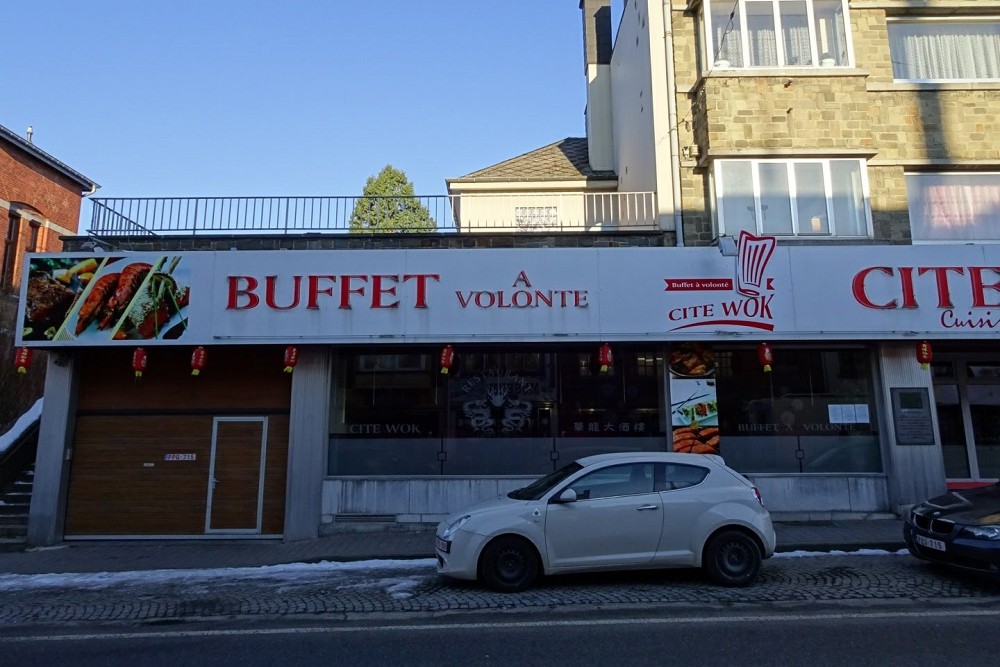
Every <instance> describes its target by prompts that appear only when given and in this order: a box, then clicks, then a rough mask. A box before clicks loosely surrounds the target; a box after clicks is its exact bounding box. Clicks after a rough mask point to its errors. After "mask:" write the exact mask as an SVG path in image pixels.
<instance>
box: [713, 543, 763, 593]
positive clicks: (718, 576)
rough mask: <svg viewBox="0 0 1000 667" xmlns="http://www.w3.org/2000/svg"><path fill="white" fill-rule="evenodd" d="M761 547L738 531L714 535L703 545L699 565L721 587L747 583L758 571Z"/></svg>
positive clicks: (749, 582) (747, 584)
mask: <svg viewBox="0 0 1000 667" xmlns="http://www.w3.org/2000/svg"><path fill="white" fill-rule="evenodd" d="M760 563H761V557H760V547H759V546H757V542H756V541H755V540H754V539H753V538H752V537H750V536H749V535H747V534H746V533H742V532H740V531H738V530H727V531H723V532H721V533H719V534H718V535H715V536H714V537H712V539H710V540H709V541H708V544H706V545H705V552H704V555H703V557H702V567H704V568H705V572H706V573H707V574H708V576H709V578H710V579H711V580H712V581H714V582H715V583H717V584H720V585H722V586H749V585H750V584H752V583H753V582H754V581H755V580H756V579H757V575H758V574H759V573H760Z"/></svg>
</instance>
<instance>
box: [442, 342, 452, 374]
mask: <svg viewBox="0 0 1000 667" xmlns="http://www.w3.org/2000/svg"><path fill="white" fill-rule="evenodd" d="M454 365H455V348H453V347H452V346H451V345H445V346H444V347H443V348H441V374H442V375H447V374H448V372H449V371H450V370H451V368H452V366H454Z"/></svg>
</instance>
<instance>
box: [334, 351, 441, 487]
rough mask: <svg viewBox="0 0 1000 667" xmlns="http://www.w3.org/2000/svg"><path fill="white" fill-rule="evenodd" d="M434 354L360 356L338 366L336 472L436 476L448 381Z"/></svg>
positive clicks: (335, 398)
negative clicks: (432, 360)
mask: <svg viewBox="0 0 1000 667" xmlns="http://www.w3.org/2000/svg"><path fill="white" fill-rule="evenodd" d="M429 359H430V356H429V354H409V353H406V354H361V355H353V356H350V357H346V358H344V359H342V360H341V362H340V364H339V371H338V373H337V376H336V378H335V382H336V386H335V388H334V390H333V391H331V395H332V397H333V405H332V406H331V424H330V435H331V447H330V456H329V462H328V468H329V472H330V474H335V475H376V474H396V475H436V474H440V471H441V464H440V461H439V458H438V451H439V450H440V443H441V403H442V397H443V381H442V380H441V379H440V374H439V373H437V371H436V369H434V368H432V366H431V364H430V362H429Z"/></svg>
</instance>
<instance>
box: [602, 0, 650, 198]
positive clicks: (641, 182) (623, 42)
mask: <svg viewBox="0 0 1000 667" xmlns="http://www.w3.org/2000/svg"><path fill="white" fill-rule="evenodd" d="M646 4H647V3H646V2H639V3H634V2H629V3H627V6H626V7H625V10H624V12H623V13H622V17H621V23H620V24H619V26H618V35H617V39H616V41H615V48H614V52H613V53H612V55H611V121H612V132H613V136H614V142H613V144H614V149H615V172H616V173H617V174H618V190H619V192H646V191H654V190H656V150H655V149H656V137H655V135H654V133H653V96H652V89H651V81H652V74H651V71H650V65H651V58H650V44H649V35H650V32H649V25H650V21H649V17H648V16H647V14H646Z"/></svg>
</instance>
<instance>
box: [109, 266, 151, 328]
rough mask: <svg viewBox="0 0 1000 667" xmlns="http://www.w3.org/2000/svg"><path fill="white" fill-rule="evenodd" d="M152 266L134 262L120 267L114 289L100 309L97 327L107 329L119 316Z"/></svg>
mask: <svg viewBox="0 0 1000 667" xmlns="http://www.w3.org/2000/svg"><path fill="white" fill-rule="evenodd" d="M152 268H153V267H152V265H150V264H146V263H145V262H136V263H134V264H129V265H128V266H126V267H125V268H124V269H122V272H121V274H120V275H119V276H118V282H117V284H116V285H115V291H114V293H112V295H111V298H109V299H108V300H107V302H106V305H105V307H104V309H103V310H102V316H101V319H100V322H99V323H98V325H97V328H98V329H107V328H108V327H109V326H111V325H112V324H114V322H115V321H117V320H118V318H119V317H121V315H122V313H123V312H124V311H125V306H127V305H128V304H129V302H131V301H132V297H134V296H135V294H136V292H137V291H138V290H139V286H140V285H142V281H143V280H145V278H146V274H147V273H149V272H150V270H151V269H152Z"/></svg>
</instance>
